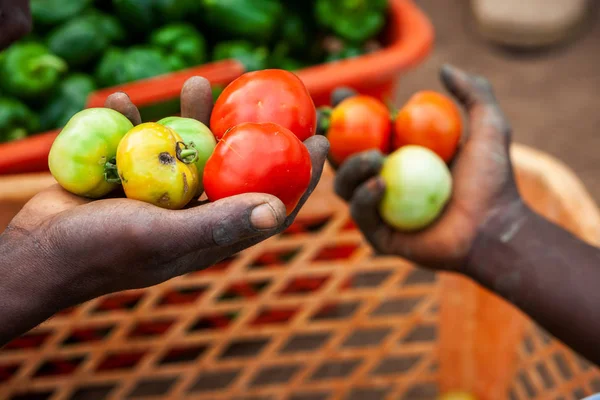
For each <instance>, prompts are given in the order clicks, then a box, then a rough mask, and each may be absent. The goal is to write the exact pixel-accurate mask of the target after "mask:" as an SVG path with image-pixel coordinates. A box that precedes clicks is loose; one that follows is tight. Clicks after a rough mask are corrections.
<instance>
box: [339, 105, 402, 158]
mask: <svg viewBox="0 0 600 400" xmlns="http://www.w3.org/2000/svg"><path fill="white" fill-rule="evenodd" d="M391 131H392V122H391V118H390V112H389V111H388V109H387V107H386V106H385V104H383V103H382V102H381V101H379V100H377V99H375V98H373V97H369V96H354V97H350V98H348V99H346V100H344V101H343V102H341V103H340V104H339V105H338V106H337V107H336V108H334V109H333V112H332V113H331V119H330V125H329V130H328V131H327V139H329V144H330V150H329V154H330V157H331V159H332V161H333V162H334V163H336V164H338V165H339V164H341V163H343V162H344V161H345V160H346V159H347V158H348V157H350V156H352V155H353V154H357V153H360V152H363V151H365V150H373V149H379V150H381V152H382V153H384V154H386V153H388V152H389V151H390V147H391V142H390V140H391Z"/></svg>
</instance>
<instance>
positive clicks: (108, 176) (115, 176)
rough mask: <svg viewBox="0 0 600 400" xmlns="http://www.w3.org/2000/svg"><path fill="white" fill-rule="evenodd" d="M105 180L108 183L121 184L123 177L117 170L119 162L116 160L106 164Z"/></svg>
mask: <svg viewBox="0 0 600 400" xmlns="http://www.w3.org/2000/svg"><path fill="white" fill-rule="evenodd" d="M104 180H105V181H106V182H108V183H116V184H119V185H120V184H121V177H120V176H119V171H118V170H117V160H116V159H115V158H112V159H110V160H109V161H107V162H106V164H104Z"/></svg>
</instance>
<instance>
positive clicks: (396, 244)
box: [335, 66, 522, 271]
mask: <svg viewBox="0 0 600 400" xmlns="http://www.w3.org/2000/svg"><path fill="white" fill-rule="evenodd" d="M441 79H442V82H443V83H444V85H445V86H446V88H447V89H448V90H449V91H450V92H451V93H452V94H453V95H454V97H456V99H457V100H458V101H459V102H460V103H461V104H462V105H463V106H464V107H465V109H466V111H467V113H468V119H469V131H470V133H469V135H468V137H467V138H466V140H465V141H464V143H463V145H462V148H461V149H460V151H459V153H458V154H457V156H456V158H455V160H453V162H452V168H451V169H452V177H453V185H454V187H453V193H452V198H451V200H450V202H449V203H448V205H447V207H446V209H445V211H444V213H443V214H442V215H441V216H440V218H438V220H437V221H436V222H435V223H434V224H433V225H431V226H429V227H428V228H425V229H424V230H422V231H419V232H416V233H403V232H398V231H396V230H394V229H393V228H391V227H390V226H388V225H386V224H385V223H384V222H383V221H382V219H381V217H380V215H379V213H378V204H379V202H380V201H381V199H382V196H383V193H384V191H385V184H384V183H383V181H382V180H381V178H379V177H378V174H379V171H380V170H381V167H382V164H383V162H384V156H383V155H382V154H381V153H379V152H374V151H371V152H365V153H362V154H359V155H356V156H354V157H353V158H351V159H349V160H348V161H347V162H345V163H344V164H343V165H342V166H341V168H340V169H339V171H338V173H337V176H336V181H335V190H336V192H337V194H338V195H339V196H340V197H342V198H343V199H345V200H346V201H348V202H349V203H350V209H351V214H352V217H353V218H354V220H355V221H356V223H357V225H358V227H359V228H360V229H361V231H362V232H363V234H364V235H365V237H366V238H367V240H368V241H369V242H370V243H371V245H372V246H373V247H374V249H375V250H376V251H378V252H380V253H382V254H388V255H398V256H402V257H405V258H407V259H409V260H412V261H415V262H417V263H420V264H421V265H423V266H425V267H430V268H435V269H445V270H455V271H459V270H460V269H461V268H462V267H463V266H465V265H466V264H467V263H468V258H469V254H470V252H471V250H472V247H473V244H474V243H475V239H476V238H477V235H478V233H479V232H480V231H481V230H482V228H483V227H484V226H485V224H486V222H487V221H488V220H490V219H491V218H492V217H493V216H495V215H501V214H510V213H513V212H516V210H517V209H519V208H520V207H521V206H522V201H521V198H520V196H519V193H518V190H517V187H516V184H515V179H514V173H513V170H512V165H511V161H510V157H509V145H510V136H511V131H510V126H509V124H508V122H507V120H506V118H505V116H504V115H503V113H502V111H501V110H500V107H499V105H498V103H497V101H496V98H495V96H494V93H493V90H492V87H491V85H490V84H489V82H488V81H487V80H486V79H484V78H482V77H479V76H473V75H469V74H467V73H465V72H463V71H461V70H459V69H456V68H454V67H451V66H444V67H443V68H442V70H441Z"/></svg>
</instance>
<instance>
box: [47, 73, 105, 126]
mask: <svg viewBox="0 0 600 400" xmlns="http://www.w3.org/2000/svg"><path fill="white" fill-rule="evenodd" d="M94 90H96V83H95V82H94V79H93V78H92V77H91V76H88V75H84V74H73V75H71V76H69V77H67V79H65V80H64V81H62V82H61V83H60V85H59V86H58V87H57V89H56V91H55V93H54V94H53V96H52V99H51V100H50V103H49V104H47V105H46V106H45V107H44V108H43V109H42V110H41V111H40V123H41V125H42V130H44V131H46V130H50V129H56V128H62V127H63V126H65V125H66V124H67V122H69V120H70V119H71V117H73V115H75V114H77V113H78V112H79V111H81V110H83V109H84V108H85V105H86V103H87V99H88V96H89V95H90V94H91V93H92V92H93V91H94Z"/></svg>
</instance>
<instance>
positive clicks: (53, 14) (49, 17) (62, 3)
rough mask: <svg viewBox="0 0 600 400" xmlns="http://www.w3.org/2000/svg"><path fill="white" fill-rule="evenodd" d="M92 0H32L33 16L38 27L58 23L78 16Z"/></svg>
mask: <svg viewBox="0 0 600 400" xmlns="http://www.w3.org/2000/svg"><path fill="white" fill-rule="evenodd" d="M91 3H92V0H31V2H30V4H31V16H32V19H33V23H34V25H35V27H36V29H37V28H38V27H39V26H41V27H49V26H53V25H58V24H60V23H63V22H65V21H68V20H70V19H73V18H75V17H77V16H78V15H79V14H81V12H83V10H85V9H86V8H87V7H88V6H89V5H90V4H91Z"/></svg>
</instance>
